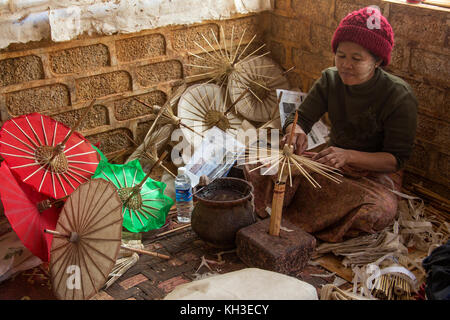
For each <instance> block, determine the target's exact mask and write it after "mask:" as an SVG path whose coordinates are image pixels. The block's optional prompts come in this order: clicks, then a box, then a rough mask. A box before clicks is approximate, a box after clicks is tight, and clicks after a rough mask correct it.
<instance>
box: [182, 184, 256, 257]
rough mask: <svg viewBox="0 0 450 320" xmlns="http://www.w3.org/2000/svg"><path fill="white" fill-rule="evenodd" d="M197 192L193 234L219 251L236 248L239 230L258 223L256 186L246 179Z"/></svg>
mask: <svg viewBox="0 0 450 320" xmlns="http://www.w3.org/2000/svg"><path fill="white" fill-rule="evenodd" d="M200 188H202V187H198V188H195V189H194V193H195V192H196V191H197V190H200V191H199V192H198V193H197V194H195V196H194V200H196V201H197V202H196V204H195V206H194V210H193V211H192V217H191V226H192V230H194V232H195V233H196V234H197V235H198V237H199V238H200V239H202V240H203V241H205V242H206V243H208V244H209V245H211V246H213V247H216V248H223V249H231V248H234V247H235V246H236V244H235V238H236V233H237V232H238V231H239V229H241V228H243V227H246V226H248V225H250V224H253V223H255V222H256V216H255V214H254V210H255V207H254V204H253V186H252V185H251V184H250V183H248V182H247V181H245V180H243V179H238V178H218V179H216V180H214V181H213V182H211V183H210V184H209V185H207V186H204V187H203V189H200Z"/></svg>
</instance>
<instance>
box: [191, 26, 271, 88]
mask: <svg viewBox="0 0 450 320" xmlns="http://www.w3.org/2000/svg"><path fill="white" fill-rule="evenodd" d="M246 30H247V29H244V31H243V32H242V34H241V37H240V39H239V43H238V45H237V46H236V47H235V46H234V44H233V42H234V26H233V27H232V29H231V39H230V42H229V45H228V46H227V41H226V38H225V31H224V29H223V27H222V26H221V27H220V38H221V40H223V41H220V42H219V40H218V39H217V37H216V35H215V33H214V31H213V30H212V29H210V31H211V34H212V38H213V40H214V41H213V43H214V45H215V46H216V47H214V45H213V44H212V43H211V41H209V40H208V39H207V38H206V37H205V36H204V35H203V34H201V36H202V38H203V40H205V42H206V43H207V48H208V50H210V51H208V50H207V49H206V48H204V47H203V46H201V45H200V44H199V43H198V42H196V41H194V44H195V45H196V46H197V47H199V48H200V49H201V50H202V51H203V53H205V54H206V55H205V56H204V57H201V56H199V55H198V54H195V53H192V52H188V53H189V54H190V55H191V56H194V57H196V58H197V59H200V60H201V62H199V64H185V65H186V66H189V67H194V68H199V69H202V70H205V71H206V70H208V71H207V72H204V73H201V74H196V75H192V76H187V77H186V78H194V77H202V76H207V77H209V78H210V80H209V81H208V82H207V83H209V82H211V81H213V82H216V83H218V84H220V85H223V84H227V83H228V77H229V76H230V74H231V73H232V72H238V73H240V72H242V70H241V69H240V68H238V66H239V64H241V63H245V62H250V61H252V60H254V59H258V58H260V57H264V56H266V55H268V54H269V53H270V52H269V51H268V52H265V53H263V54H261V53H260V51H261V50H262V49H263V48H264V47H265V44H263V45H261V46H260V47H258V48H257V49H256V50H254V51H252V52H251V53H249V54H248V55H245V56H244V53H246V52H247V49H248V48H249V46H250V45H251V43H252V42H253V41H254V40H255V38H256V34H255V35H254V36H253V37H252V38H251V40H250V41H249V42H248V43H247V45H246V46H245V47H244V49H242V51H241V52H240V53H239V49H240V48H241V45H242V41H243V39H244V35H245V32H246ZM267 67H269V66H267V65H261V66H259V68H267Z"/></svg>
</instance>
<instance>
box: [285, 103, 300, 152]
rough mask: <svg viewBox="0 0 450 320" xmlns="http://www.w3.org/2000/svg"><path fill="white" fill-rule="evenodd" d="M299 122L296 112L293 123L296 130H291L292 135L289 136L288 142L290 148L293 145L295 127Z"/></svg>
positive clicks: (296, 112) (296, 111)
mask: <svg viewBox="0 0 450 320" xmlns="http://www.w3.org/2000/svg"><path fill="white" fill-rule="evenodd" d="M297 121H298V110H295V116H294V122H292V124H293V125H292V126H293V127H294V128H293V129H292V130H291V134H290V135H289V139H288V141H287V145H288V146H290V145H291V143H292V138H293V137H294V131H295V125H296V124H297Z"/></svg>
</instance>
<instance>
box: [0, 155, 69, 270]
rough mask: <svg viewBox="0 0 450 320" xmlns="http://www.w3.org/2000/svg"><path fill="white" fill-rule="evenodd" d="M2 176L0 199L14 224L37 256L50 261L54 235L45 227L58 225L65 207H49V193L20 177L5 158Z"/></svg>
mask: <svg viewBox="0 0 450 320" xmlns="http://www.w3.org/2000/svg"><path fill="white" fill-rule="evenodd" d="M0 176H1V177H2V183H0V199H1V201H2V203H3V207H4V210H5V215H6V217H7V218H8V220H9V223H10V224H11V227H12V228H13V229H14V231H15V232H16V234H17V236H18V237H19V238H20V240H21V241H22V243H23V245H24V246H25V247H27V248H28V249H29V250H30V251H31V252H32V253H33V254H34V255H35V256H37V257H39V258H40V259H41V260H42V261H44V262H47V261H49V260H50V248H51V244H52V239H53V236H52V235H50V234H46V233H44V229H47V228H48V229H50V228H55V227H56V222H57V221H58V217H59V213H60V211H61V208H56V207H54V206H52V207H51V208H49V209H45V208H46V207H45V205H46V204H49V203H50V201H49V199H48V197H46V196H44V195H42V194H40V193H37V192H35V191H34V190H33V189H32V188H30V187H29V186H27V185H26V184H24V183H21V182H19V181H17V180H16V179H15V178H14V176H13V174H12V173H11V171H10V170H9V168H8V166H7V165H6V163H5V162H2V163H1V165H0ZM38 206H39V209H38ZM40 210H41V211H42V212H41V211H40Z"/></svg>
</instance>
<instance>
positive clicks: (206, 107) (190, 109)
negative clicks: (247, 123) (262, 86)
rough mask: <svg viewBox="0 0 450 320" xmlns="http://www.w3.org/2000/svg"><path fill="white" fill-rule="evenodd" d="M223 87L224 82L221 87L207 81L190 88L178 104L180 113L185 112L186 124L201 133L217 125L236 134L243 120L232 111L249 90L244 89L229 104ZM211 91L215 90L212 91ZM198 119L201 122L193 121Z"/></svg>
mask: <svg viewBox="0 0 450 320" xmlns="http://www.w3.org/2000/svg"><path fill="white" fill-rule="evenodd" d="M222 88H223V84H222V86H220V87H219V86H217V85H213V84H207V83H204V84H199V85H196V86H193V87H191V88H189V90H188V91H186V92H185V93H184V94H183V96H182V97H181V98H180V102H179V104H178V113H179V114H180V113H183V114H185V115H183V116H182V117H181V119H182V123H183V122H186V123H185V126H189V127H191V128H192V129H193V130H194V131H196V132H197V133H200V134H203V133H204V132H205V131H207V130H209V129H211V128H212V127H214V126H217V127H218V128H219V129H221V130H222V131H225V132H229V133H230V134H231V135H233V136H236V134H237V132H238V129H239V128H240V126H241V124H242V120H241V119H240V118H239V117H237V116H235V114H234V113H231V111H232V109H233V108H234V106H235V105H236V103H238V102H239V101H240V100H241V99H242V98H243V97H244V95H245V94H246V93H247V90H244V92H243V93H242V94H241V95H240V96H239V97H238V99H236V101H235V102H234V103H232V104H231V105H229V106H228V101H227V99H228V95H227V94H225V95H224V96H225V97H223V95H222V91H223V89H222ZM211 91H213V92H212V93H211ZM230 113H231V114H230ZM197 121H198V122H200V124H195V123H192V122H197Z"/></svg>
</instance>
